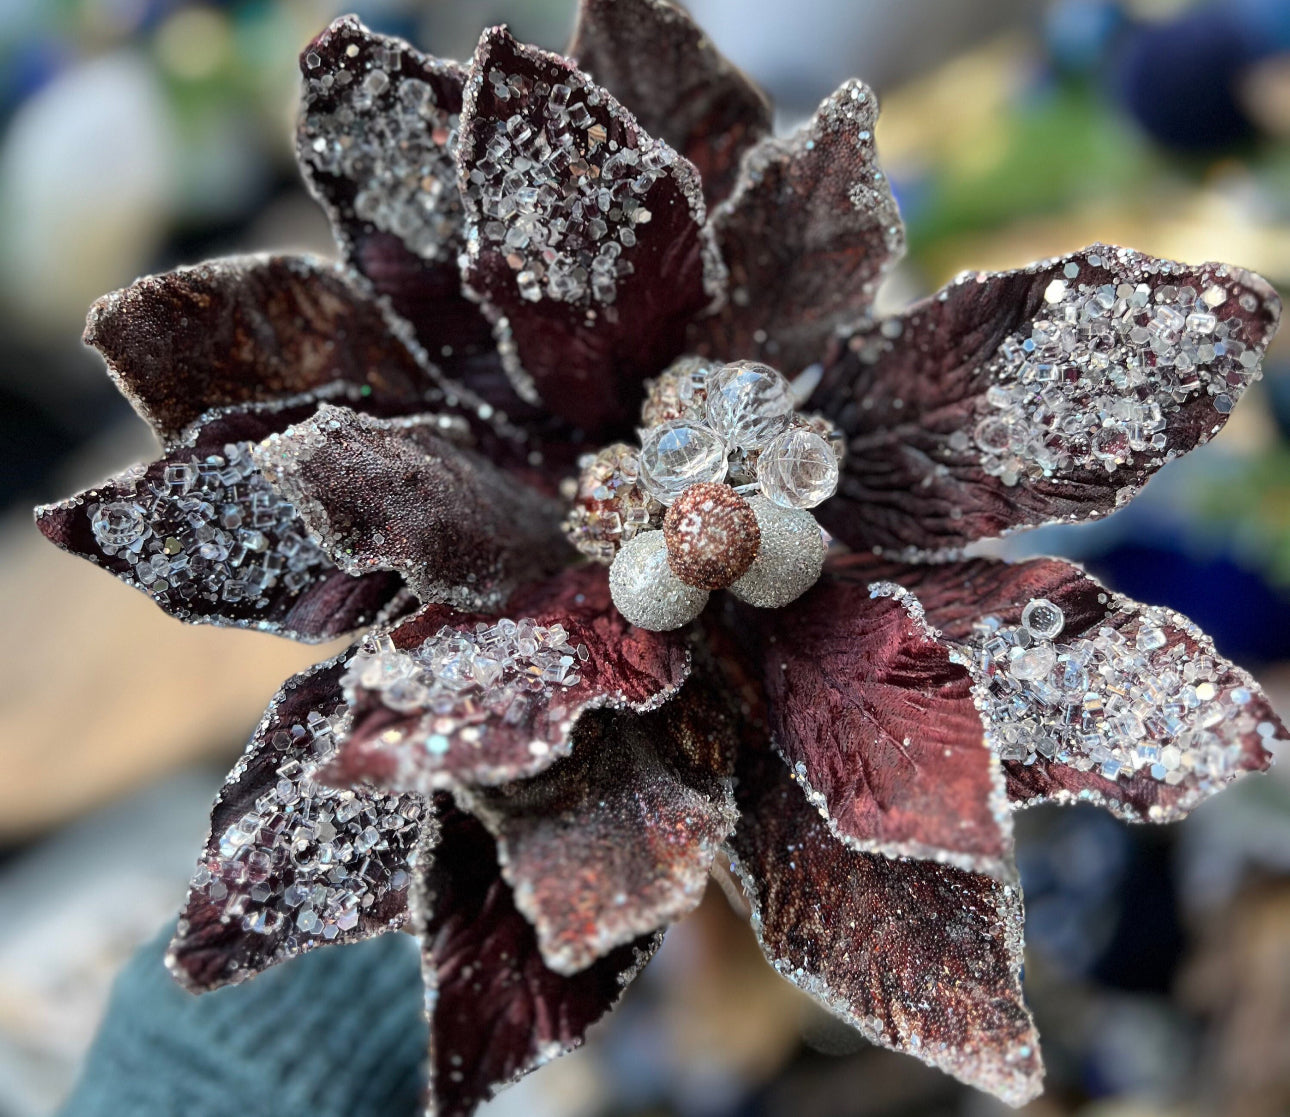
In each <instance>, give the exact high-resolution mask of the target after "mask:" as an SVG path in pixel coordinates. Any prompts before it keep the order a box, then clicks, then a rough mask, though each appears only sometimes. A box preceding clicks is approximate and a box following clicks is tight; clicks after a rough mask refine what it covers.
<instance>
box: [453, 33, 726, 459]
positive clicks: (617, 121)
mask: <svg viewBox="0 0 1290 1117" xmlns="http://www.w3.org/2000/svg"><path fill="white" fill-rule="evenodd" d="M458 160H459V163H460V174H461V179H460V181H461V188H462V193H463V196H464V199H465V209H466V223H467V242H466V252H467V257H466V261H467V262H466V270H465V281H466V284H467V286H468V287H469V288H470V289H471V290H472V291H474V292H475V294H476V295H477V296H478V297H479V298H480V299H482V300H483V305H484V309H485V312H486V313H487V314H488V315H489V316H490V317H491V318H492V319H493V322H494V325H495V326H496V328H497V334H498V338H499V344H500V346H501V348H502V354H503V357H505V358H506V359H507V360H508V362H509V370H510V371H511V372H512V374H513V375H514V376H515V378H516V383H517V385H518V386H519V389H520V392H521V395H524V396H525V397H526V398H528V399H530V400H537V399H541V401H542V402H543V403H544V404H545V405H546V407H547V408H548V409H549V410H550V411H552V412H554V413H555V414H556V415H559V416H561V417H562V418H564V419H566V420H568V421H569V422H571V423H574V424H576V425H578V426H581V427H583V428H585V430H586V431H587V432H589V433H598V434H603V435H606V436H609V435H610V434H612V433H617V432H622V431H624V430H627V429H629V428H630V424H631V421H632V419H633V418H634V416H635V414H636V412H637V410H638V408H639V407H640V397H641V384H642V382H643V381H644V380H645V379H646V378H647V377H649V376H654V375H657V374H658V372H659V370H660V369H663V368H665V367H666V366H667V364H668V362H669V361H670V360H671V359H672V358H673V357H675V356H677V355H678V353H680V351H681V348H682V346H683V343H684V330H685V323H686V321H687V320H688V319H689V318H690V317H691V316H693V315H694V314H696V313H697V312H698V311H700V310H702V309H703V308H704V307H705V306H707V305H708V303H709V302H710V301H711V300H712V298H713V297H714V294H715V293H716V287H715V286H714V285H715V284H716V283H717V282H718V278H717V275H716V272H717V271H718V270H719V268H718V265H717V264H716V260H715V255H714V254H713V253H712V252H711V245H710V241H709V239H708V236H707V234H706V232H705V230H704V218H705V211H704V204H703V198H702V194H701V193H700V190H699V181H698V175H697V174H696V172H695V170H694V168H693V167H692V166H691V165H690V164H689V163H688V162H687V161H686V160H684V159H682V158H680V157H679V156H677V154H676V153H675V152H674V151H673V150H672V149H671V148H670V147H668V146H667V145H666V144H664V143H661V142H660V141H657V140H654V139H652V138H651V137H649V136H648V135H646V133H645V132H644V130H643V129H641V128H640V126H639V125H638V124H637V122H636V120H635V118H634V117H632V116H631V114H630V113H628V112H626V111H625V110H624V109H623V108H622V106H620V105H619V104H618V102H617V101H615V100H614V99H613V97H611V96H610V95H609V94H608V93H607V92H605V91H604V90H603V89H601V88H599V87H598V86H596V85H595V84H594V83H593V82H592V81H591V80H590V79H589V78H588V77H587V76H586V75H585V74H583V73H581V72H580V71H578V70H577V69H576V68H575V67H574V66H573V65H572V63H570V62H568V61H567V60H566V59H563V58H561V57H559V56H558V55H553V54H547V53H545V52H543V51H539V50H536V49H533V48H531V47H526V46H522V45H521V44H519V43H517V42H515V40H514V39H512V38H511V37H510V35H508V34H507V33H506V31H505V30H504V29H502V28H494V29H492V30H489V31H486V32H485V33H484V36H483V37H482V38H481V39H480V43H479V47H478V49H477V50H476V52H475V58H474V61H473V63H472V65H471V73H470V78H469V80H468V82H467V85H466V93H465V100H464V107H463V109H462V117H461V142H460V147H459V149H458ZM596 261H599V262H596ZM705 272H707V273H708V274H707V275H705Z"/></svg>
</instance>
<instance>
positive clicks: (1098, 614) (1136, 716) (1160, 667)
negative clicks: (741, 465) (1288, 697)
mask: <svg viewBox="0 0 1290 1117" xmlns="http://www.w3.org/2000/svg"><path fill="white" fill-rule="evenodd" d="M831 566H832V576H833V577H834V578H838V579H848V580H853V581H854V582H855V583H856V584H857V588H858V587H859V586H860V585H862V584H867V583H868V582H869V581H870V580H871V579H873V578H875V577H881V578H890V579H892V580H894V581H897V582H899V583H900V584H902V585H904V586H907V587H908V588H909V589H910V591H911V592H913V593H915V594H917V595H918V598H919V600H920V601H921V602H922V603H923V606H924V608H925V609H926V611H927V619H928V622H929V623H930V624H932V625H934V626H935V627H936V628H938V629H940V630H941V631H942V639H944V640H945V641H946V642H947V643H951V644H954V645H957V646H958V650H959V657H960V658H962V659H963V660H964V661H966V662H968V663H969V665H970V667H971V669H972V671H973V673H974V676H975V678H976V680H977V684H978V686H977V701H978V704H979V705H980V706H981V709H982V715H983V717H984V718H985V722H986V728H987V735H988V737H989V739H990V741H991V743H992V747H993V748H994V750H995V751H996V752H997V753H998V754H999V755H1000V756H1001V757H1002V758H1003V761H1004V764H1003V767H1004V771H1005V773H1006V775H1007V781H1008V794H1009V796H1010V797H1011V799H1012V800H1013V802H1014V804H1015V805H1018V806H1028V805H1031V804H1034V803H1041V802H1062V803H1069V802H1092V803H1100V804H1102V805H1104V806H1106V807H1107V808H1108V809H1109V810H1111V811H1113V812H1114V813H1115V814H1117V815H1119V816H1121V817H1123V818H1128V819H1131V820H1135V821H1153V822H1168V821H1173V820H1175V819H1178V818H1181V817H1183V816H1184V815H1185V814H1187V813H1188V812H1189V811H1190V810H1192V809H1193V808H1194V807H1196V806H1197V805H1198V804H1200V803H1201V802H1203V801H1204V800H1205V799H1207V798H1209V797H1210V796H1211V795H1214V794H1215V793H1217V792H1218V791H1220V790H1222V788H1223V787H1225V786H1226V785H1227V784H1228V783H1230V782H1231V781H1232V780H1234V779H1236V778H1238V777H1240V776H1242V775H1244V774H1246V773H1247V772H1251V771H1261V770H1263V769H1265V768H1267V767H1268V765H1269V764H1270V763H1271V760H1272V757H1271V755H1270V754H1269V753H1268V751H1267V747H1266V746H1267V745H1268V744H1269V743H1270V742H1271V740H1272V739H1273V738H1280V739H1282V740H1284V739H1286V738H1287V736H1290V735H1288V734H1287V732H1286V729H1285V727H1284V726H1283V725H1282V723H1281V721H1280V719H1279V718H1278V717H1277V716H1276V714H1275V713H1273V711H1272V708H1271V706H1270V705H1269V703H1268V700H1267V698H1266V697H1265V695H1264V694H1263V692H1262V691H1261V690H1260V689H1259V687H1258V685H1257V684H1256V683H1255V682H1254V681H1253V680H1252V679H1251V678H1250V676H1249V675H1248V674H1246V673H1245V672H1244V671H1242V670H1241V669H1240V668H1238V667H1234V666H1233V665H1232V664H1231V663H1229V662H1228V661H1227V660H1225V659H1223V657H1222V656H1220V655H1218V653H1217V652H1216V651H1215V650H1214V646H1213V643H1212V642H1211V641H1210V639H1209V638H1208V637H1207V636H1205V635H1204V633H1202V632H1201V631H1200V630H1199V629H1197V628H1196V626H1195V625H1193V624H1192V623H1191V622H1190V621H1188V620H1187V618H1186V617H1183V616H1182V615H1181V614H1179V613H1175V612H1173V611H1171V610H1167V609H1159V608H1156V607H1152V606H1143V605H1139V604H1138V603H1136V602H1133V601H1130V600H1128V599H1127V598H1124V597H1121V596H1119V595H1118V594H1113V593H1110V592H1108V591H1107V590H1106V589H1105V588H1104V587H1103V586H1101V585H1100V584H1099V583H1098V582H1097V581H1095V580H1094V579H1093V578H1090V577H1089V576H1088V575H1087V574H1085V573H1084V572H1083V570H1081V569H1080V568H1079V567H1078V566H1075V565H1073V564H1072V563H1068V562H1063V561H1061V560H1059V559H1034V560H1032V561H1029V562H1019V563H1012V564H1010V563H1004V562H999V561H998V560H995V559H972V560H969V561H966V562H952V563H944V564H934V565H912V566H907V565H902V564H897V563H885V562H881V561H880V560H874V559H871V558H866V557H861V556H851V557H849V558H846V559H843V560H840V561H836V562H834V563H833V564H831ZM1035 600H1039V601H1049V602H1052V603H1053V604H1054V605H1056V606H1057V607H1058V608H1059V609H1061V611H1062V613H1063V615H1064V625H1063V628H1062V630H1061V632H1060V634H1059V635H1058V637H1057V638H1056V639H1055V640H1054V641H1050V643H1051V644H1052V645H1053V647H1054V650H1055V653H1056V654H1057V655H1059V656H1060V655H1065V654H1067V653H1069V652H1070V651H1078V650H1079V648H1080V647H1081V646H1082V645H1083V644H1084V642H1086V641H1097V640H1099V638H1102V637H1103V635H1104V634H1103V630H1106V632H1107V633H1109V635H1110V637H1111V639H1113V640H1115V639H1117V638H1118V637H1123V638H1124V645H1125V646H1123V647H1120V648H1119V649H1118V651H1117V653H1116V654H1117V659H1116V662H1115V665H1114V666H1112V665H1111V664H1110V663H1108V662H1107V660H1106V658H1105V656H1103V655H1102V654H1099V655H1098V656H1097V658H1096V659H1095V660H1094V663H1093V664H1091V665H1086V674H1087V676H1088V677H1087V678H1086V677H1085V676H1084V675H1080V674H1078V673H1076V674H1074V675H1072V679H1073V680H1074V681H1075V682H1078V684H1079V685H1078V686H1076V687H1073V688H1072V687H1069V686H1066V684H1065V681H1064V680H1065V674H1064V669H1065V664H1066V663H1067V662H1069V660H1066V661H1063V660H1061V659H1058V660H1057V661H1056V663H1055V665H1054V668H1053V672H1052V674H1051V675H1050V676H1048V677H1047V678H1048V681H1050V682H1061V683H1062V685H1063V687H1064V688H1065V689H1064V690H1062V691H1054V692H1048V691H1047V690H1045V691H1044V692H1043V693H1041V692H1040V691H1039V690H1038V689H1037V688H1036V687H1035V686H1033V685H1031V686H1025V687H1022V686H1020V685H1019V684H1017V683H1016V682H1015V680H1010V678H1009V675H1010V671H1009V669H1008V668H1007V665H1006V663H1007V661H1006V660H1004V661H1002V662H1000V660H999V658H998V657H994V656H991V657H990V659H989V660H987V659H986V658H984V657H983V655H982V645H983V643H985V642H986V641H987V640H988V639H989V638H990V636H991V632H990V630H987V629H980V628H978V626H979V624H980V622H981V621H982V620H983V618H989V617H993V618H996V620H997V623H998V624H999V625H1001V626H1002V627H1004V628H1011V627H1014V626H1017V625H1019V624H1020V623H1021V616H1022V612H1023V611H1024V609H1025V608H1026V606H1027V605H1028V604H1029V603H1030V602H1031V601H1035ZM993 627H994V626H993V624H991V626H990V629H993ZM1140 640H1141V644H1140V643H1139V641H1140ZM1157 643H1159V645H1160V646H1159V647H1155V645H1156V644H1157ZM1138 656H1141V657H1142V660H1143V663H1142V664H1140V665H1135V664H1134V663H1133V660H1134V659H1135V658H1136V657H1138ZM1099 672H1100V674H1099ZM1099 678H1100V680H1101V681H1099ZM1148 700H1149V707H1148V705H1144V703H1147V702H1148ZM1116 702H1119V703H1120V705H1121V707H1122V708H1119V707H1117V708H1112V703H1116ZM1126 713H1127V714H1128V716H1127V717H1126V716H1125V715H1126ZM1037 722H1038V723H1042V726H1041V725H1039V724H1036V723H1037ZM1017 733H1020V737H1019V738H1014V735H1015V734H1017ZM1041 744H1042V747H1041V748H1040V747H1037V748H1032V747H1031V746H1032V745H1034V746H1040V745H1041ZM1170 749H1173V750H1176V751H1177V753H1178V755H1177V757H1175V756H1174V753H1173V752H1171V751H1169V750H1170ZM1102 750H1106V751H1107V755H1106V757H1105V760H1103V759H1100V758H1099V757H1100V756H1101V751H1102ZM1023 756H1024V759H1022V758H1021V757H1023ZM1104 764H1105V765H1106V766H1105V767H1104Z"/></svg>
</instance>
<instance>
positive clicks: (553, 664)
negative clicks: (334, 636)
mask: <svg viewBox="0 0 1290 1117" xmlns="http://www.w3.org/2000/svg"><path fill="white" fill-rule="evenodd" d="M589 655H590V653H589V652H588V651H587V648H586V646H585V645H583V644H578V645H577V646H576V647H575V646H573V645H571V644H570V643H569V634H568V632H567V631H566V630H565V629H564V627H563V626H562V625H559V624H552V625H542V624H539V623H538V622H537V621H535V620H532V619H528V618H525V619H523V620H518V621H516V620H510V619H503V620H499V621H497V622H496V623H495V624H491V625H489V624H484V623H482V622H481V623H479V624H477V625H476V626H475V628H474V630H473V631H470V630H462V629H455V628H450V627H449V626H447V625H445V626H444V627H443V628H441V629H439V631H438V632H436V633H435V634H434V635H433V636H431V637H430V638H429V639H427V640H426V641H425V642H424V643H422V644H421V645H420V646H419V647H417V648H415V649H413V650H411V651H407V652H404V651H400V650H399V649H398V648H396V647H395V646H394V643H393V641H392V640H391V639H390V638H389V637H388V636H379V637H374V638H371V639H370V640H369V641H368V642H367V643H365V644H364V646H363V647H362V648H361V649H360V650H359V652H358V653H357V654H356V655H355V656H354V658H353V660H352V661H351V662H350V665H349V670H348V671H347V672H346V674H345V677H344V679H343V680H342V682H343V684H344V686H345V693H346V695H347V696H348V697H349V698H350V699H351V700H353V699H354V697H355V696H356V694H357V692H358V690H359V689H360V688H361V689H364V690H374V691H379V692H380V695H381V701H382V703H383V704H384V705H385V706H388V707H389V708H390V709H392V710H399V711H402V712H408V713H410V712H417V711H427V712H429V713H431V714H433V715H436V721H435V723H434V726H433V732H431V733H430V734H429V736H428V737H427V738H426V741H425V747H426V749H427V750H428V751H430V752H431V753H443V752H446V751H447V750H448V748H449V746H450V744H451V738H452V735H453V734H455V733H457V732H459V731H461V732H462V739H463V740H465V741H467V742H468V743H469V742H471V735H472V734H473V735H474V736H475V740H474V743H478V741H479V740H480V739H482V734H483V733H484V732H485V729H484V726H483V723H485V722H487V721H488V720H489V719H490V718H496V717H500V718H501V719H502V720H503V721H504V722H506V723H508V724H512V725H513V724H518V723H519V722H521V721H523V720H524V718H525V716H526V715H527V713H528V712H529V705H530V702H531V701H532V700H533V699H534V698H535V697H537V696H545V695H549V694H550V693H551V692H552V691H553V690H554V689H555V688H557V687H562V688H565V689H569V688H572V687H575V686H577V685H578V683H580V682H581V681H582V676H581V675H579V673H578V669H579V665H580V664H582V663H585V662H586V661H587V659H588V658H589ZM476 723H478V724H476ZM463 726H465V727H468V728H466V729H465V730H464V731H463Z"/></svg>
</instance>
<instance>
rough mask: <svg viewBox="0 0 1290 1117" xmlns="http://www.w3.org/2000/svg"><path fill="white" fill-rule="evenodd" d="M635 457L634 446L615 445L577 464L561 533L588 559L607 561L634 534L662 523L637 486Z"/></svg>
mask: <svg viewBox="0 0 1290 1117" xmlns="http://www.w3.org/2000/svg"><path fill="white" fill-rule="evenodd" d="M639 455H640V451H639V450H637V449H636V448H635V447H634V446H628V445H626V444H625V443H622V442H616V443H614V444H613V445H612V446H606V447H605V449H603V450H601V451H600V452H599V453H598V454H589V455H587V456H586V457H584V458H583V459H582V460H581V461H579V463H578V465H579V467H580V468H581V470H582V472H581V474H580V475H579V477H578V483H577V489H576V490H575V495H574V499H573V507H572V508H571V509H570V510H569V515H568V517H567V518H566V520H565V523H564V531H565V534H566V535H567V536H568V537H569V541H570V542H571V543H572V544H573V545H574V546H575V547H577V548H578V550H579V551H581V552H582V553H583V554H584V555H586V556H587V557H588V558H593V559H597V560H599V561H600V562H612V561H613V558H614V555H616V554H617V553H618V548H619V547H621V546H622V545H623V544H624V543H626V542H628V541H629V540H631V539H633V538H635V536H636V534H637V532H640V531H644V530H647V529H649V528H657V527H658V526H659V525H660V524H661V523H662V519H663V511H664V509H663V505H661V504H660V503H659V502H658V501H657V500H655V499H654V497H653V496H651V495H650V494H649V493H648V492H646V491H645V490H644V488H643V487H642V486H641V484H640V460H639Z"/></svg>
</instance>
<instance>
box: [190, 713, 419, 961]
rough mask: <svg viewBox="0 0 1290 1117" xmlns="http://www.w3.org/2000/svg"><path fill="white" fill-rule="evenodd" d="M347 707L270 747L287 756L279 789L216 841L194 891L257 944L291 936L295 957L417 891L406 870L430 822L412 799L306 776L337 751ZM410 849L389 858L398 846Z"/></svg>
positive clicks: (285, 732)
mask: <svg viewBox="0 0 1290 1117" xmlns="http://www.w3.org/2000/svg"><path fill="white" fill-rule="evenodd" d="M345 710H346V707H344V706H341V707H340V708H339V709H338V710H337V711H335V712H328V711H319V710H314V711H311V712H310V713H309V714H308V715H307V716H306V717H305V718H304V719H303V720H302V721H301V722H300V723H298V724H293V725H289V726H284V727H283V728H280V729H278V730H276V731H275V732H274V733H273V734H271V735H270V736H269V738H268V740H267V742H266V743H265V748H266V749H267V750H268V751H270V752H278V753H281V754H282V757H283V759H282V762H281V763H280V764H278V765H277V767H276V775H277V780H276V782H275V783H273V784H272V785H271V787H270V789H269V790H268V791H265V792H264V793H263V794H261V795H260V796H259V797H258V798H257V799H256V800H255V802H254V804H253V805H252V806H251V808H250V809H249V810H247V811H246V812H244V813H243V814H242V815H241V816H240V817H238V818H237V819H236V820H235V821H233V822H231V823H230V824H229V825H228V826H226V827H225V829H224V830H223V832H222V833H220V834H219V835H217V836H216V841H217V843H218V844H217V847H216V849H215V850H214V851H213V852H212V854H211V855H210V856H209V857H208V858H207V859H206V860H205V861H204V862H203V863H202V864H200V865H199V866H198V869H197V874H196V876H195V877H194V878H193V888H194V889H195V890H197V891H200V892H202V893H204V894H205V896H206V898H207V899H208V900H209V901H211V902H212V903H216V904H218V903H221V902H223V903H224V905H225V907H224V913H223V915H224V917H225V918H226V919H227V920H234V919H236V920H239V921H240V923H241V926H242V929H243V930H245V931H249V932H251V933H253V934H259V935H274V936H282V937H283V940H284V941H283V943H282V947H281V948H282V949H283V950H284V951H285V952H286V953H287V954H292V953H295V952H297V951H298V950H299V949H301V947H302V945H303V944H304V941H305V940H309V939H313V940H320V941H324V942H326V941H331V940H333V939H335V938H337V937H338V936H341V935H343V934H345V933H346V932H350V931H353V930H355V929H356V928H357V927H358V924H359V920H360V919H361V918H362V917H363V915H364V914H365V913H367V911H368V910H369V909H370V908H371V907H372V906H373V905H374V904H375V903H376V902H377V901H378V900H379V899H380V898H381V897H382V896H383V895H385V894H386V893H387V892H400V891H403V890H405V889H406V888H407V887H408V883H409V881H408V873H407V871H406V869H404V868H392V867H391V866H392V865H394V864H395V863H401V862H403V861H405V860H406V856H407V852H408V849H410V847H411V845H412V844H413V842H414V841H415V838H416V835H417V833H418V832H419V829H420V819H421V816H422V814H423V813H424V807H423V806H422V804H421V803H420V802H419V801H418V800H417V799H416V798H414V797H412V796H402V797H401V796H397V795H387V794H384V793H381V792H374V791H362V792H355V791H340V790H335V789H332V788H328V787H323V786H321V785H319V784H317V783H315V782H314V781H313V780H311V779H310V778H309V777H308V776H307V775H306V773H307V772H308V771H309V770H311V769H312V767H313V765H314V764H316V763H317V762H318V761H321V760H323V759H325V758H326V757H328V756H329V755H330V754H331V753H332V751H333V750H334V748H335V732H336V730H337V728H338V725H339V723H340V722H341V721H342V720H343V718H344V713H345ZM392 842H393V843H395V844H398V845H399V846H400V849H399V850H398V852H397V855H396V856H393V857H390V856H388V854H389V851H390V849H391V843H392Z"/></svg>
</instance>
